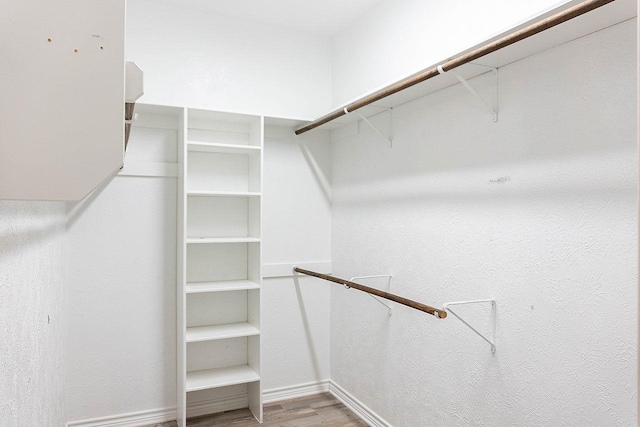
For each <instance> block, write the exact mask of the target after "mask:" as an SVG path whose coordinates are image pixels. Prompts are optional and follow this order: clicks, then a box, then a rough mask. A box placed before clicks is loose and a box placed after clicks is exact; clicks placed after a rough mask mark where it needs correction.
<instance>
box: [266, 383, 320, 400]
mask: <svg viewBox="0 0 640 427" xmlns="http://www.w3.org/2000/svg"><path fill="white" fill-rule="evenodd" d="M328 391H329V380H323V381H315V382H311V383H306V384H298V385H294V386H288V387H280V388H273V389H271V390H265V391H264V393H262V400H263V402H264V403H271V402H279V401H281V400H287V399H295V398H297V397H304V396H311V395H312V394H318V393H326V392H328Z"/></svg>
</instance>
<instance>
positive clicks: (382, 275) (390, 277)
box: [344, 274, 393, 316]
mask: <svg viewBox="0 0 640 427" xmlns="http://www.w3.org/2000/svg"><path fill="white" fill-rule="evenodd" d="M381 277H387V278H388V279H389V282H388V284H389V290H391V280H392V279H393V277H392V276H391V275H390V274H378V275H375V276H356V277H352V278H351V279H349V281H350V282H353V281H354V280H362V279H377V278H381ZM344 286H345V288H347V289H350V288H349V286H347V285H344ZM367 295H369V296H370V297H371V298H373V299H374V300H376V301H378V302H379V303H380V304H382V305H384V306H385V307H386V308H387V310H389V316H391V315H392V314H393V309H392V308H391V304H385V303H384V302H382V300H381V299H380V298H378V297H376V296H374V295H371V294H367Z"/></svg>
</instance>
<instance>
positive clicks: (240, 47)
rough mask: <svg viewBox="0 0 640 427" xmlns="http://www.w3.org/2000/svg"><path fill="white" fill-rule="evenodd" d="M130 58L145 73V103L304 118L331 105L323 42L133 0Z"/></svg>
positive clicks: (328, 57) (326, 45) (327, 58)
mask: <svg viewBox="0 0 640 427" xmlns="http://www.w3.org/2000/svg"><path fill="white" fill-rule="evenodd" d="M127 56H128V58H131V59H135V61H136V63H138V64H139V65H140V67H142V69H144V71H145V97H144V101H145V102H151V103H158V104H167V105H188V106H190V107H196V108H204V109H211V110H220V111H236V112H245V113H250V114H257V115H261V114H266V115H274V116H281V117H300V118H310V117H315V116H317V115H319V114H321V113H322V112H323V111H325V110H327V109H328V108H329V107H330V106H331V53H330V43H329V39H328V38H327V37H324V36H316V35H311V34H306V33H302V32H296V31H292V30H287V29H282V28H278V27H273V26H269V25H265V24H259V23H256V22H250V21H245V20H240V19H234V18H228V17H223V16H218V15H214V14H211V13H206V12H202V11H199V10H188V9H183V8H177V7H172V6H166V5H162V4H157V3H153V2H147V1H143V0H132V1H130V2H129V4H128V6H127Z"/></svg>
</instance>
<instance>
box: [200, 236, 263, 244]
mask: <svg viewBox="0 0 640 427" xmlns="http://www.w3.org/2000/svg"><path fill="white" fill-rule="evenodd" d="M187 243H260V239H259V238H258V237H189V238H187Z"/></svg>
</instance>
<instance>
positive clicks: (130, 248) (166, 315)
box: [65, 177, 176, 421]
mask: <svg viewBox="0 0 640 427" xmlns="http://www.w3.org/2000/svg"><path fill="white" fill-rule="evenodd" d="M68 217H69V218H68V224H67V236H66V257H67V260H68V261H67V262H66V276H65V282H66V295H67V309H68V325H69V326H68V335H67V371H66V385H65V392H66V405H67V415H68V417H67V418H68V420H69V421H78V420H86V419H93V418H97V417H104V416H111V415H117V414H123V413H130V412H137V411H142V410H149V409H157V408H167V407H174V408H175V405H176V402H175V381H176V376H175V354H176V350H175V345H176V344H175V330H176V328H175V322H176V315H175V310H176V302H175V295H176V292H175V286H176V270H175V269H176V180H175V179H170V178H143V177H116V178H115V179H114V180H113V181H111V182H110V183H108V184H107V185H106V186H104V187H103V188H101V189H99V190H98V191H97V192H96V193H94V194H93V195H92V196H91V198H90V199H88V200H85V201H84V202H83V203H82V204H74V205H70V207H69V213H68Z"/></svg>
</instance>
